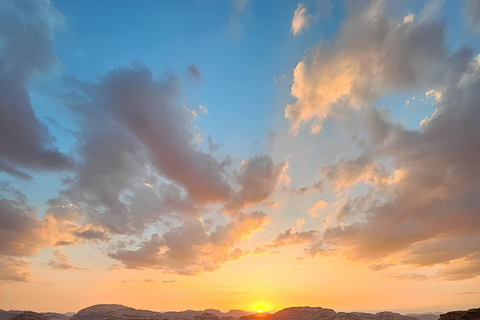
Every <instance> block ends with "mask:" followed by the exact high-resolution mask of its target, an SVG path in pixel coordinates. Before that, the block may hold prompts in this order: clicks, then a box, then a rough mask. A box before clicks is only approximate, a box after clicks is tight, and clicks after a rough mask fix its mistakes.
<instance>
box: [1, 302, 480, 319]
mask: <svg viewBox="0 0 480 320" xmlns="http://www.w3.org/2000/svg"><path fill="white" fill-rule="evenodd" d="M427 318H428V320H480V308H478V309H469V310H466V311H450V312H447V313H444V314H440V313H426V314H405V315H403V314H400V313H395V312H391V311H381V312H377V313H367V312H336V311H335V310H333V309H329V308H322V307H307V306H305V307H289V308H285V309H282V310H280V311H277V312H274V313H268V312H265V313H254V312H248V311H243V310H230V311H228V312H221V311H220V310H217V309H205V310H185V311H168V312H156V311H151V310H143V309H135V308H132V307H127V306H124V305H120V304H97V305H93V306H90V307H86V308H83V309H81V310H80V311H78V312H77V313H76V314H74V315H73V316H71V317H67V316H66V315H65V314H61V313H55V312H43V313H36V312H31V311H20V310H10V311H5V310H1V309H0V320H22V319H23V320H27V319H45V320H427Z"/></svg>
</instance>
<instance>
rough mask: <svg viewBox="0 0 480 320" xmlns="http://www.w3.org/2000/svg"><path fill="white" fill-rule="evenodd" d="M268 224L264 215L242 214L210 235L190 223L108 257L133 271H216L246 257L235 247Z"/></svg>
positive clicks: (187, 272)
mask: <svg viewBox="0 0 480 320" xmlns="http://www.w3.org/2000/svg"><path fill="white" fill-rule="evenodd" d="M268 221H269V218H268V217H267V215H266V214H265V213H263V212H258V211H256V212H253V213H249V214H241V215H238V217H237V218H236V219H235V220H233V221H231V222H230V223H228V224H226V225H218V226H216V227H215V229H214V231H213V232H212V233H209V232H208V231H207V230H206V226H204V225H203V224H202V223H201V222H200V221H199V220H198V219H191V220H188V221H185V222H184V223H183V224H182V225H181V226H179V227H174V228H171V229H170V230H169V231H168V232H166V233H164V234H163V235H162V236H159V235H158V234H153V235H152V237H151V238H150V239H147V240H146V241H144V242H143V243H141V244H140V247H139V248H138V249H137V250H128V249H119V250H116V251H114V252H111V253H110V254H109V256H110V257H111V258H113V259H117V260H119V261H121V262H122V263H123V264H124V265H125V266H126V267H127V268H132V269H138V268H159V269H166V270H173V271H175V272H176V273H178V274H198V273H199V272H203V271H213V270H216V269H218V268H219V267H220V266H221V265H222V264H223V263H225V262H226V261H228V260H237V259H239V258H240V257H241V256H243V255H244V254H245V253H244V252H243V251H242V250H241V249H240V248H234V247H235V246H236V244H238V243H239V242H241V241H242V240H243V239H244V238H247V237H249V236H250V235H251V234H252V233H254V232H258V231H261V230H262V228H263V226H264V225H265V224H267V223H268Z"/></svg>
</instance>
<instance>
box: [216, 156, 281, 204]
mask: <svg viewBox="0 0 480 320" xmlns="http://www.w3.org/2000/svg"><path fill="white" fill-rule="evenodd" d="M286 166H287V162H281V163H279V164H275V163H274V162H273V160H272V158H270V157H269V156H255V157H253V158H251V159H249V160H247V161H244V162H243V163H242V168H241V171H240V173H239V174H238V177H237V183H238V186H239V188H238V189H237V190H236V191H235V193H233V195H232V197H231V199H230V201H229V202H228V203H227V204H226V206H225V209H226V210H227V211H229V212H235V211H238V210H240V209H243V208H245V207H247V206H252V205H255V204H258V203H260V202H262V201H265V200H267V199H268V198H269V197H270V196H271V195H272V193H273V192H274V191H275V189H276V186H277V183H278V181H279V179H280V175H281V173H282V172H283V170H284V168H285V167H286Z"/></svg>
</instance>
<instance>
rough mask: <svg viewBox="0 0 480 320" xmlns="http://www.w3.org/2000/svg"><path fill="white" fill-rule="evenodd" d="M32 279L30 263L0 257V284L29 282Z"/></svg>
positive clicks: (24, 260) (18, 259)
mask: <svg viewBox="0 0 480 320" xmlns="http://www.w3.org/2000/svg"><path fill="white" fill-rule="evenodd" d="M31 279H32V272H31V263H30V261H28V260H27V259H24V258H23V259H20V258H16V257H2V256H0V284H1V283H2V282H9V281H20V282H29V281H30V280H31Z"/></svg>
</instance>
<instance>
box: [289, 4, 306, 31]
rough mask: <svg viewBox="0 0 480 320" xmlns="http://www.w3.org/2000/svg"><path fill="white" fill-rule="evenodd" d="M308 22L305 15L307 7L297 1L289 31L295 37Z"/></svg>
mask: <svg viewBox="0 0 480 320" xmlns="http://www.w3.org/2000/svg"><path fill="white" fill-rule="evenodd" d="M309 24H310V21H309V17H308V15H307V9H306V8H305V6H304V5H303V4H302V3H299V4H298V6H297V8H296V9H295V13H294V14H293V18H292V28H291V31H292V34H293V36H294V37H296V36H297V35H298V34H301V33H302V32H303V30H304V29H305V28H307V27H308V25H309Z"/></svg>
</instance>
